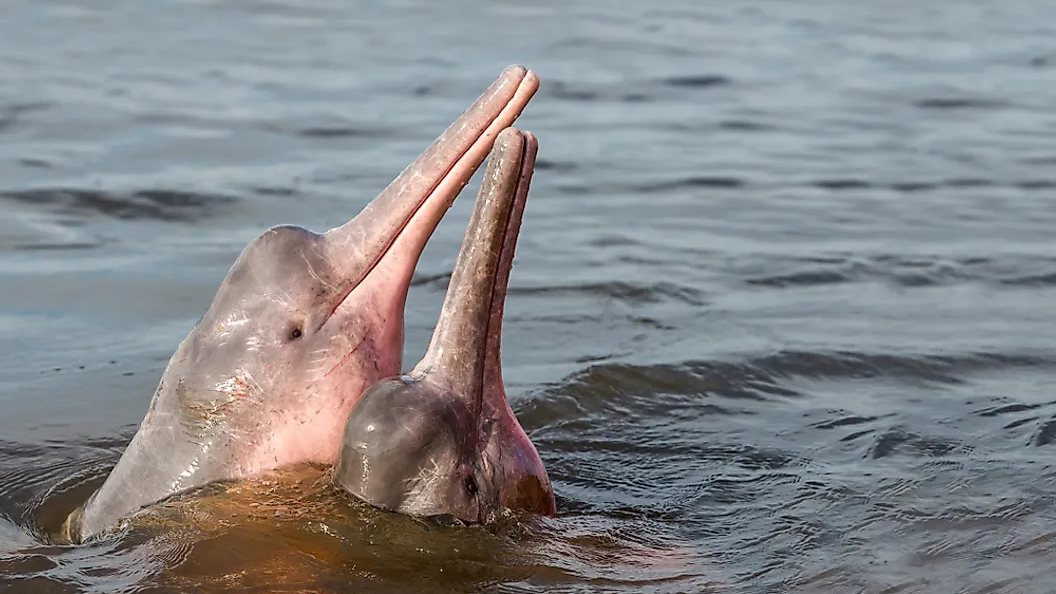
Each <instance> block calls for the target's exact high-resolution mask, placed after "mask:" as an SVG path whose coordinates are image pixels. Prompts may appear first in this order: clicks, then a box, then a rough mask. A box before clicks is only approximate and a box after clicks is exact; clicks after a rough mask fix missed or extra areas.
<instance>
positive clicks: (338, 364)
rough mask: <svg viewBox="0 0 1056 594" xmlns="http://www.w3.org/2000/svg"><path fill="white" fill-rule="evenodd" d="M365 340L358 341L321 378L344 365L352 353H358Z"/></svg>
mask: <svg viewBox="0 0 1056 594" xmlns="http://www.w3.org/2000/svg"><path fill="white" fill-rule="evenodd" d="M366 340H367V339H366V338H364V339H362V340H360V341H359V342H357V343H356V346H354V347H352V350H350V351H348V353H347V354H346V355H345V356H344V357H341V360H340V361H338V362H337V365H334V366H333V367H331V368H330V371H327V372H326V373H324V374H323V377H324V378H325V377H327V376H329V375H330V374H331V373H333V372H334V371H335V370H336V369H337V368H338V367H341V366H342V365H344V364H345V361H348V358H349V357H351V356H352V354H353V353H355V352H356V351H358V350H359V347H361V346H363V343H364V342H366Z"/></svg>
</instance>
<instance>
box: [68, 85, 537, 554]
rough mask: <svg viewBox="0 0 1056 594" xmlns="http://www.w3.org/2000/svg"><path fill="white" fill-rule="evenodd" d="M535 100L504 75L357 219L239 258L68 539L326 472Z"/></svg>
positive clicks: (274, 238)
mask: <svg viewBox="0 0 1056 594" xmlns="http://www.w3.org/2000/svg"><path fill="white" fill-rule="evenodd" d="M537 88H538V79H537V77H536V76H535V74H534V73H532V72H530V71H528V70H526V69H524V68H522V67H519V66H511V67H510V68H507V69H506V70H505V71H504V72H503V74H502V75H501V76H500V77H499V78H498V79H497V80H496V81H495V82H494V83H493V84H492V85H491V86H490V87H489V88H488V89H487V90H486V91H485V92H484V94H482V95H481V96H480V98H479V99H478V100H477V101H476V103H474V104H473V105H472V106H471V107H470V108H469V109H468V110H467V111H466V112H465V113H463V114H462V116H461V117H459V118H458V120H457V121H455V122H454V123H453V124H452V125H451V126H450V127H449V128H448V129H447V131H445V132H444V133H443V134H442V135H441V136H440V137H439V138H438V139H437V140H436V142H435V143H434V144H433V145H432V146H430V147H429V149H427V150H426V151H425V152H424V153H423V154H422V155H421V156H420V157H419V158H418V159H417V160H416V161H415V162H414V163H412V164H411V165H410V166H408V167H407V168H406V169H405V170H404V171H403V172H402V173H401V174H400V175H399V177H397V178H396V180H395V181H393V182H392V184H391V185H390V186H389V187H388V188H387V189H385V190H384V191H383V192H382V193H381V194H380V195H379V196H377V197H376V198H375V199H374V200H373V201H372V202H370V204H368V205H367V206H366V207H365V208H364V209H363V211H362V212H360V214H359V215H358V216H356V217H355V218H354V219H352V220H351V221H349V222H348V223H346V224H344V225H342V226H340V227H337V228H334V229H331V230H330V231H328V232H326V233H321V234H320V233H314V232H312V231H309V230H307V229H303V228H301V227H295V226H280V227H275V228H272V229H270V230H269V231H267V232H266V233H264V234H263V235H262V236H261V237H259V238H257V239H256V240H255V241H253V242H252V243H251V244H250V245H249V246H248V247H246V248H245V250H244V251H243V252H242V254H241V255H240V256H239V257H238V259H237V260H236V262H235V263H234V265H233V266H232V267H231V270H230V271H229V273H228V275H227V277H226V278H225V279H224V281H223V283H222V284H221V285H220V288H219V290H218V291H217V294H216V297H215V298H214V300H213V303H212V305H211V306H210V308H209V310H208V311H207V312H206V314H205V316H204V317H203V318H202V319H201V321H200V322H199V323H198V324H197V326H196V327H195V328H194V329H193V330H192V331H191V332H190V334H189V335H188V336H187V337H186V338H185V339H184V341H183V342H182V343H181V344H180V346H179V348H178V349H177V350H176V352H175V354H174V355H173V356H172V358H171V360H170V361H169V364H168V367H167V368H166V370H165V372H164V374H163V375H162V377H161V381H160V383H159V384H158V388H157V391H156V392H155V394H154V397H153V400H152V401H151V403H150V407H149V409H148V411H147V414H146V417H145V418H144V419H143V422H142V424H141V425H140V427H139V430H138V431H137V433H136V435H135V436H134V437H133V439H132V442H131V443H130V444H129V446H128V448H127V449H126V451H125V452H124V454H123V455H122V457H121V459H120V460H119V461H118V464H117V466H116V467H115V468H114V469H113V471H112V472H111V473H110V475H109V476H108V478H107V479H106V482H105V483H104V484H103V485H102V487H100V489H99V490H98V491H96V492H95V493H94V494H93V495H92V496H91V497H90V498H89V500H88V501H87V502H86V503H85V505H84V506H83V507H82V508H80V509H78V510H76V511H75V512H74V513H73V514H71V516H70V518H69V519H68V520H67V525H66V529H67V531H68V535H69V537H70V538H71V539H72V540H74V541H81V540H83V539H85V538H87V537H89V536H91V535H93V534H96V533H98V532H99V531H101V530H104V529H106V528H108V527H110V526H112V525H113V524H114V523H115V522H116V521H118V520H119V519H120V518H122V517H124V516H126V515H128V514H130V513H131V512H134V511H136V510H137V509H139V508H141V507H143V506H146V505H149V504H151V503H154V502H157V501H159V500H161V499H164V498H166V497H168V496H170V495H173V494H176V493H179V492H183V491H187V490H189V489H193V488H196V487H200V486H202V485H205V484H207V483H210V482H214V481H219V480H231V479H238V478H245V477H252V476H256V475H259V474H261V473H263V472H265V471H268V470H271V469H275V468H278V467H281V466H285V465H290V464H297V463H304V462H316V463H323V464H328V463H333V462H334V461H335V460H336V459H337V454H338V450H339V447H340V444H341V439H342V434H343V430H344V426H345V420H346V419H347V417H348V414H349V412H350V411H351V409H352V407H353V405H354V404H355V403H356V402H357V400H358V398H359V397H360V395H361V394H362V393H363V391H364V390H365V389H366V388H367V387H369V386H370V385H372V384H373V383H375V382H376V381H378V380H379V379H381V378H384V377H387V376H391V375H394V374H398V373H399V372H400V370H401V364H402V361H401V359H402V351H403V313H404V305H405V301H406V297H407V291H408V286H409V284H410V280H411V276H412V274H413V271H414V268H415V265H416V264H417V261H418V258H419V256H420V254H421V252H422V249H423V248H424V246H425V243H426V241H428V239H429V237H430V236H431V234H432V232H433V230H434V229H435V228H436V225H437V224H438V223H439V221H440V219H441V218H442V217H443V215H444V213H445V212H446V211H447V209H448V208H449V207H450V205H451V203H452V201H453V200H454V199H455V197H456V196H457V195H458V193H459V192H460V191H461V189H462V188H463V187H464V186H465V184H466V183H467V182H468V181H469V179H470V177H471V176H472V175H473V173H474V172H475V171H476V170H477V169H478V168H479V166H480V164H481V162H482V161H483V160H484V158H485V156H486V155H487V153H488V150H489V148H490V147H491V145H492V144H493V142H494V139H495V137H496V135H497V134H498V133H499V132H500V131H501V130H503V129H504V128H506V127H508V126H509V125H510V124H511V123H512V122H513V121H514V120H515V119H516V118H517V116H518V115H519V114H520V112H521V110H523V108H524V107H525V105H526V104H527V103H528V101H529V100H530V99H531V97H532V95H533V94H534V93H535V91H536V89H537Z"/></svg>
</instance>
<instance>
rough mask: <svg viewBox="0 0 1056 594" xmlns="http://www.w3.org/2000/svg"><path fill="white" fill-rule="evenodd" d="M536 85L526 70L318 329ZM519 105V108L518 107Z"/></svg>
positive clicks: (535, 79) (499, 128)
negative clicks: (440, 189)
mask: <svg viewBox="0 0 1056 594" xmlns="http://www.w3.org/2000/svg"><path fill="white" fill-rule="evenodd" d="M537 88H538V78H536V76H535V73H534V72H532V71H531V70H526V71H525V74H524V76H523V77H522V78H521V80H520V81H518V83H517V88H516V90H515V91H514V94H513V95H512V96H511V97H510V99H509V100H508V101H507V102H506V104H505V105H503V107H502V109H500V110H499V111H498V112H497V113H495V115H494V117H492V118H491V119H490V121H489V122H488V124H487V126H486V127H485V128H484V130H482V131H481V133H480V134H479V135H478V136H477V137H476V138H475V139H474V140H473V142H472V143H470V144H469V145H468V146H467V147H465V148H464V149H463V150H461V151H459V152H458V153H457V155H458V156H457V158H454V159H452V160H451V162H450V164H449V165H448V166H447V167H446V168H445V169H444V171H443V174H441V175H440V176H439V177H438V178H437V180H436V182H435V183H433V185H432V186H431V187H430V188H429V190H428V191H427V192H425V193H424V194H423V196H422V197H421V198H420V199H419V200H418V202H417V204H416V205H415V206H414V208H413V210H412V211H411V213H410V215H409V216H407V217H406V218H405V219H404V220H403V222H402V223H401V224H400V226H399V228H398V229H397V230H396V232H395V233H393V235H392V237H391V238H390V239H389V241H388V242H387V243H386V244H385V246H384V247H383V248H382V249H381V250H380V251H379V253H378V255H377V256H376V257H375V258H374V260H373V261H372V262H371V263H370V265H369V266H367V267H366V269H365V270H364V271H363V273H362V274H361V275H360V277H359V278H358V279H356V281H355V282H353V283H351V284H350V286H349V288H348V289H345V290H344V291H342V292H341V293H340V294H338V296H337V297H336V298H335V299H334V301H333V303H332V305H331V306H330V308H329V310H328V312H327V314H326V316H325V317H324V318H323V320H322V322H320V324H319V326H318V328H322V327H323V326H325V325H326V323H327V322H328V321H329V320H330V319H331V318H332V317H333V316H334V314H335V313H337V310H338V309H340V308H341V306H342V305H343V304H344V303H345V301H347V300H348V297H349V296H350V295H351V294H352V293H353V292H354V291H355V290H356V289H357V288H358V287H359V286H360V285H361V284H363V282H364V281H365V280H366V279H367V278H368V277H369V276H370V274H371V273H372V272H374V270H375V269H376V268H377V267H378V266H379V265H380V264H381V263H382V262H383V261H384V260H385V257H386V256H388V255H389V254H390V253H391V252H392V248H393V246H394V245H396V243H397V242H398V241H399V240H400V238H401V237H403V236H404V234H405V232H406V230H407V227H408V226H409V225H410V224H411V223H412V222H413V221H414V219H415V217H416V216H417V215H418V214H419V213H420V212H421V211H422V209H423V208H424V207H425V205H426V204H428V203H429V202H430V201H432V200H433V199H435V195H436V193H437V190H438V188H439V187H440V186H441V185H442V184H443V183H444V182H445V181H447V179H448V178H449V177H450V176H451V173H452V171H455V170H456V169H458V168H459V165H460V164H461V163H462V162H463V160H464V159H466V157H467V155H470V154H472V153H474V152H476V151H477V150H478V149H480V148H481V147H483V146H488V147H490V146H491V145H492V144H493V143H494V142H495V139H496V138H497V137H498V134H499V132H501V131H502V130H504V129H505V128H507V127H508V126H510V125H512V121H511V122H510V123H502V124H500V122H501V121H502V120H503V119H504V116H506V115H507V112H508V111H509V110H511V108H512V109H515V110H516V111H520V110H521V109H523V108H524V105H525V104H526V103H527V99H524V100H522V97H523V94H524V93H528V98H531V96H532V95H534V94H535V90H536V89H537ZM518 105H520V107H518ZM467 111H468V110H467ZM464 115H465V114H463V116H460V119H461V117H464ZM516 117H517V116H516V115H515V116H514V119H516ZM497 124H499V125H497ZM485 152H486V151H485ZM481 160H482V161H483V157H482V158H481ZM412 166H413V164H412ZM478 167H479V164H478ZM475 174H476V170H475V169H474V171H473V173H471V174H470V175H469V176H467V177H466V179H465V180H464V181H463V182H462V184H461V186H462V187H460V188H459V190H458V191H457V192H456V194H455V196H453V197H452V198H451V200H450V203H453V202H454V199H455V198H457V194H458V193H461V189H462V188H464V187H465V186H466V184H468V183H469V180H470V179H471V178H472V177H473V175H475ZM450 207H451V204H448V206H447V209H450ZM447 209H445V210H447ZM318 328H317V329H318Z"/></svg>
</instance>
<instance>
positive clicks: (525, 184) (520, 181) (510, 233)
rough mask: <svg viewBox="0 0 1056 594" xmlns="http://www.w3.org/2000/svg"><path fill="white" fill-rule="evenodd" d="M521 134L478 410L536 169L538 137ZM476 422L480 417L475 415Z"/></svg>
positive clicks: (492, 372)
mask: <svg viewBox="0 0 1056 594" xmlns="http://www.w3.org/2000/svg"><path fill="white" fill-rule="evenodd" d="M521 134H522V138H523V139H524V142H523V144H522V145H521V151H520V156H519V163H520V167H519V168H518V172H517V182H516V184H515V185H514V187H513V198H512V199H511V201H510V210H509V212H508V213H507V215H506V221H505V223H504V224H503V226H502V232H501V244H500V245H502V249H501V250H500V251H499V253H498V254H496V255H495V258H496V259H497V260H498V264H497V265H496V266H495V275H494V276H493V278H492V279H491V283H492V285H491V287H492V288H491V292H490V293H489V294H488V296H487V297H486V299H487V309H486V310H485V311H486V312H487V317H486V319H485V321H484V342H483V344H481V345H480V348H481V356H482V360H483V364H482V365H481V366H480V384H479V385H480V392H479V393H478V394H476V395H475V400H476V402H477V411H480V412H482V411H483V409H484V400H485V396H484V395H485V394H486V393H487V392H488V391H489V386H488V383H489V381H488V380H489V378H494V377H495V376H496V375H497V372H500V369H499V366H500V365H501V361H500V354H499V350H500V341H501V340H502V316H503V310H504V309H505V305H506V293H507V291H508V290H509V289H508V287H509V282H510V276H511V274H510V273H511V272H512V269H513V258H514V252H515V251H516V249H517V240H518V238H519V236H520V227H521V221H522V219H523V218H524V207H525V202H526V201H527V200H528V189H529V185H530V183H531V178H532V174H533V172H534V169H535V154H536V151H537V150H538V140H536V138H535V135H534V134H532V133H531V132H522V133H521ZM499 381H501V379H500V380H499ZM481 416H482V415H481ZM479 422H482V420H481V419H479V418H478V423H479Z"/></svg>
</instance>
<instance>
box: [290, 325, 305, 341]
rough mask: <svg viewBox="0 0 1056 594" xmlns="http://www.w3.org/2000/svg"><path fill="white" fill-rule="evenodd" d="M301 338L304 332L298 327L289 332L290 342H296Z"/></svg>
mask: <svg viewBox="0 0 1056 594" xmlns="http://www.w3.org/2000/svg"><path fill="white" fill-rule="evenodd" d="M302 336H304V331H303V330H301V327H300V326H294V327H293V329H292V330H290V340H297V339H298V338H300V337H302Z"/></svg>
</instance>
